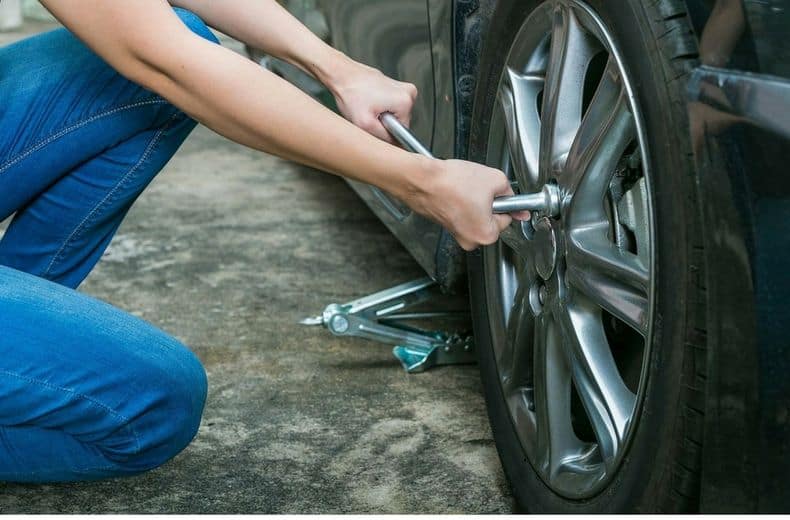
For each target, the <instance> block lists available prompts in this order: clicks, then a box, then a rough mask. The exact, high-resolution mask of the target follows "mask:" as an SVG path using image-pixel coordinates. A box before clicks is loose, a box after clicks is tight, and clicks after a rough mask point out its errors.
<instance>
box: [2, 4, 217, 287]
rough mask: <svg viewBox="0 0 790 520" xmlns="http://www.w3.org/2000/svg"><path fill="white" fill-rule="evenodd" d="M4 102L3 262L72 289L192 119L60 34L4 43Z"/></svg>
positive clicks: (198, 25)
mask: <svg viewBox="0 0 790 520" xmlns="http://www.w3.org/2000/svg"><path fill="white" fill-rule="evenodd" d="M177 12H178V14H179V16H180V17H181V18H182V20H183V21H184V23H186V24H187V25H188V26H189V27H190V28H191V29H192V30H193V31H194V32H195V33H197V34H199V35H201V36H202V37H204V38H207V39H212V40H214V41H216V39H215V37H214V36H213V35H212V34H211V32H210V31H209V30H208V28H207V27H206V26H205V25H204V24H203V22H202V21H201V20H200V19H199V18H197V17H196V16H195V15H193V14H191V13H189V12H187V11H183V10H180V9H179V10H177ZM0 100H2V108H0V193H2V197H0V220H2V219H4V218H6V217H8V216H9V215H11V214H13V213H14V212H16V215H15V217H14V219H13V221H12V223H11V224H10V226H9V227H8V229H7V231H6V234H5V236H4V237H3V238H2V241H0V264H2V265H5V266H9V267H13V268H15V269H18V270H21V271H24V272H27V273H31V274H35V275H37V276H40V277H43V278H46V279H49V280H53V281H56V282H58V283H60V284H63V285H66V286H69V287H76V286H78V285H79V284H80V282H82V280H83V279H84V278H85V277H86V276H87V275H88V273H89V272H90V270H91V269H92V268H93V266H94V265H95V264H96V262H97V261H98V260H99V258H100V257H101V255H102V253H103V251H104V249H105V248H106V247H107V245H108V244H109V242H110V240H111V238H112V236H113V235H114V234H115V231H116V230H117V229H118V226H119V225H120V223H121V220H122V219H123V217H124V216H125V214H126V212H127V211H128V210H129V208H130V207H131V205H132V204H133V202H134V201H135V199H136V198H137V197H138V196H139V194H140V193H141V192H142V191H143V190H144V189H145V187H146V186H147V185H148V183H149V182H150V181H151V180H152V179H153V178H154V176H155V175H156V174H157V173H158V172H159V171H160V170H161V169H162V168H163V167H164V165H165V164H166V163H167V161H168V160H169V159H170V158H171V157H172V156H173V154H174V153H175V152H176V150H177V149H178V147H179V146H180V145H181V143H182V142H183V141H184V139H185V138H186V137H187V135H188V134H189V132H190V131H191V130H192V129H193V128H194V126H195V122H194V121H193V120H192V119H190V118H189V117H187V116H186V115H185V114H183V113H182V112H180V111H179V110H178V109H176V108H175V107H174V106H173V105H171V104H169V103H168V102H167V101H166V100H164V99H162V98H161V97H159V96H158V95H156V94H154V93H152V92H150V91H147V90H145V89H143V88H141V87H139V86H137V85H135V84H134V83H131V82H130V81H128V80H127V79H125V78H123V77H122V76H120V75H119V74H118V73H117V72H115V71H114V70H113V69H112V68H110V67H109V66H108V65H107V64H106V63H105V62H104V61H102V60H101V59H100V58H99V57H98V56H96V55H95V54H94V53H93V52H92V51H90V50H89V49H88V48H86V47H85V46H84V45H83V44H82V43H81V42H80V41H79V40H77V39H76V38H75V37H74V36H72V35H71V34H70V33H69V32H67V31H65V30H56V31H52V32H49V33H45V34H42V35H39V36H36V37H32V38H29V39H27V40H23V41H21V42H19V43H16V44H13V45H11V46H8V47H5V48H2V49H0Z"/></svg>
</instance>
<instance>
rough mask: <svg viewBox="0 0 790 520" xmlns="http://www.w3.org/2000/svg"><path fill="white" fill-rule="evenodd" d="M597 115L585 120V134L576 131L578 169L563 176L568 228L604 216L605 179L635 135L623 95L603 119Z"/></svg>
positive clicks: (599, 220) (606, 181) (611, 173)
mask: <svg viewBox="0 0 790 520" xmlns="http://www.w3.org/2000/svg"><path fill="white" fill-rule="evenodd" d="M598 115H599V114H597V113H596V115H595V116H592V115H591V116H590V118H589V120H587V119H586V120H585V125H584V131H585V134H583V135H582V133H581V132H580V136H579V139H578V140H577V143H578V147H577V148H578V149H579V151H578V153H577V152H576V149H574V151H573V152H572V153H573V155H574V161H578V162H579V169H578V170H573V173H572V174H571V176H570V178H569V179H567V180H566V182H567V191H568V193H570V194H571V195H572V197H573V198H572V201H571V203H570V207H569V208H568V210H567V215H568V226H570V227H571V228H577V227H581V226H585V225H589V224H591V223H597V222H601V221H603V220H605V219H607V216H606V212H605V210H604V198H605V196H606V193H607V190H608V189H609V183H610V182H611V180H612V176H613V175H614V172H615V169H616V168H617V164H618V162H619V160H620V158H621V157H622V156H623V153H624V152H625V150H626V148H627V147H628V145H629V144H630V143H631V142H632V141H633V140H634V138H635V137H636V125H635V124H634V119H633V116H632V115H631V112H630V111H629V109H628V103H627V102H626V98H625V97H624V96H623V95H620V96H619V97H618V98H617V102H616V103H615V104H614V106H613V107H612V108H611V110H610V111H609V112H608V113H607V114H605V119H604V120H603V121H600V120H598V119H597V118H598ZM588 125H589V126H588ZM589 134H593V135H589Z"/></svg>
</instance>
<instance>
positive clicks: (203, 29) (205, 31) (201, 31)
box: [173, 7, 219, 43]
mask: <svg viewBox="0 0 790 520" xmlns="http://www.w3.org/2000/svg"><path fill="white" fill-rule="evenodd" d="M173 10H174V11H175V13H176V15H178V17H179V18H181V21H182V22H184V25H186V26H187V27H189V29H190V30H191V31H192V32H193V33H195V34H197V35H198V36H200V37H201V38H205V39H206V40H209V41H211V42H214V43H219V40H218V39H217V37H216V36H215V35H214V33H213V32H211V30H210V29H209V28H208V26H207V25H206V23H205V22H204V21H203V20H202V19H201V18H200V17H199V16H198V15H196V14H195V13H193V12H192V11H187V10H186V9H182V8H180V7H176V8H174V9H173Z"/></svg>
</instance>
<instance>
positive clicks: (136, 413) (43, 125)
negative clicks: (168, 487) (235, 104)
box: [0, 10, 216, 482]
mask: <svg viewBox="0 0 790 520" xmlns="http://www.w3.org/2000/svg"><path fill="white" fill-rule="evenodd" d="M177 13H178V15H179V17H180V18H181V19H182V20H183V21H184V23H185V24H187V25H188V26H189V27H190V29H192V31H193V32H195V33H197V34H199V35H200V36H202V37H204V38H206V39H210V40H213V41H215V42H216V39H215V37H214V36H213V35H212V34H211V32H210V31H209V30H208V29H207V28H206V26H205V25H204V24H203V22H202V21H201V20H200V19H198V18H197V17H196V16H194V15H193V14H191V13H189V12H187V11H183V10H177ZM194 127H195V122H194V121H193V120H192V119H190V118H189V117H187V116H186V115H185V114H184V113H182V112H181V111H179V110H178V109H177V108H176V107H174V106H173V105H171V104H170V103H168V102H167V101H166V100H164V99H162V98H161V97H159V96H158V95H156V94H154V93H153V92H150V91H148V90H145V89H144V88H142V87H140V86H138V85H136V84H134V83H131V82H130V81H128V80H126V79H125V78H123V77H122V76H120V75H119V74H118V73H117V72H115V71H114V70H113V69H112V68H110V67H109V66H108V65H107V64H106V63H105V62H104V61H102V60H101V59H100V58H99V57H97V56H96V55H95V54H94V53H92V52H91V51H90V50H89V49H88V48H86V47H85V46H84V45H83V44H82V43H80V42H79V41H78V40H77V39H76V38H74V37H73V36H72V35H71V34H70V33H69V32H67V31H65V30H56V31H53V32H49V33H45V34H42V35H39V36H35V37H32V38H28V39H26V40H22V41H20V42H18V43H16V44H13V45H10V46H7V47H4V48H2V49H0V220H3V219H5V218H7V217H9V216H11V215H12V214H15V216H14V218H13V220H12V221H11V224H10V225H9V227H8V229H7V231H6V233H5V235H4V236H3V238H2V240H0V481H14V482H64V481H76V480H91V479H99V478H106V477H114V476H122V475H131V474H136V473H140V472H143V471H146V470H148V469H151V468H154V467H157V466H159V465H161V464H163V463H164V462H166V461H167V460H169V459H171V458H172V457H173V456H175V455H176V454H177V453H178V452H180V451H181V450H182V449H184V448H185V447H186V446H187V444H189V442H190V441H191V440H192V438H193V437H194V435H195V433H196V432H197V429H198V425H199V423H200V416H201V414H202V411H203V405H204V402H205V399H206V388H207V385H206V375H205V372H204V370H203V367H202V366H201V364H200V362H199V361H198V359H197V358H196V357H195V356H194V355H193V354H192V353H191V352H190V351H189V350H188V349H187V348H185V347H184V346H183V345H182V344H180V343H179V342H178V341H176V340H175V339H173V338H171V337H170V336H168V335H166V334H164V333H163V332H160V331H158V330H157V329H155V328H154V327H152V326H150V325H148V324H146V323H145V322H143V321H141V320H139V319H137V318H135V317H133V316H130V315H128V314H125V313H123V312H121V311H119V310H117V309H115V308H113V307H111V306H109V305H107V304H104V303H101V302H99V301H96V300H94V299H92V298H89V297H87V296H85V295H82V294H79V293H77V292H76V291H74V288H76V287H77V286H78V285H79V284H80V282H82V280H83V279H84V278H85V277H86V276H87V275H88V273H89V272H90V271H91V269H92V268H93V266H94V265H95V264H96V262H97V261H98V260H99V258H100V257H101V255H102V253H103V251H104V249H105V248H106V247H107V245H108V244H109V242H110V239H111V238H112V236H113V234H114V233H115V231H116V230H117V229H118V226H119V225H120V223H121V220H122V219H123V217H124V216H125V215H126V212H127V211H128V210H129V208H130V207H131V205H132V203H133V202H134V201H135V199H136V198H137V197H138V196H139V195H140V193H141V192H142V191H143V189H145V187H146V186H147V185H148V183H149V182H150V181H151V180H152V179H153V178H154V176H155V175H156V174H157V173H158V172H159V171H160V170H161V169H162V167H164V165H165V164H166V163H167V161H168V160H169V159H170V158H171V157H172V156H173V154H174V153H175V152H176V150H177V149H178V147H179V146H180V145H181V143H182V142H183V141H184V139H185V138H186V137H187V135H188V134H189V132H190V131H191V130H192V129H193V128H194Z"/></svg>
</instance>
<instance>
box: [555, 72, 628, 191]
mask: <svg viewBox="0 0 790 520" xmlns="http://www.w3.org/2000/svg"><path fill="white" fill-rule="evenodd" d="M629 123H631V119H630V112H629V111H628V104H627V98H626V97H625V96H624V93H623V85H622V80H621V78H620V71H619V70H618V68H617V62H616V61H615V60H614V59H613V58H612V57H611V56H610V57H609V61H608V62H607V64H606V68H605V69H604V72H603V76H602V77H601V81H600V82H599V83H598V87H597V88H596V90H595V94H594V95H593V98H592V101H590V106H589V107H588V108H587V112H586V113H585V114H584V119H583V120H582V123H581V125H580V126H579V131H578V133H577V134H576V136H575V138H574V140H573V144H572V145H571V149H570V152H569V154H568V165H567V168H566V171H565V175H564V176H563V177H562V178H561V179H560V184H561V185H563V187H564V188H565V189H566V191H567V192H568V193H570V194H574V193H576V192H577V191H578V184H579V182H580V181H581V180H582V178H583V176H585V175H587V174H591V175H594V174H595V173H598V172H599V171H603V173H604V174H605V173H606V172H607V171H608V172H609V173H611V172H613V170H614V165H611V168H607V166H609V164H606V163H607V159H608V162H609V163H611V161H612V160H613V159H612V158H614V160H616V159H617V158H618V157H619V154H618V153H617V151H618V149H620V148H622V147H623V146H624V144H628V142H629V141H630V140H631V139H633V137H634V136H635V131H634V128H633V125H632V124H631V125H630V126H629ZM620 153H622V151H621V152H620ZM596 161H597V162H598V163H599V164H596ZM591 168H595V171H593V172H590V171H589V170H590V169H591ZM590 180H591V181H592V182H595V181H596V180H597V179H592V178H591V179H590ZM605 183H606V180H605V179H604V180H602V181H600V183H599V184H604V186H603V189H604V190H605V189H606V187H607V186H606V185H605ZM599 184H596V187H598V188H600V186H599ZM596 191H597V192H600V191H601V190H600V189H598V190H596Z"/></svg>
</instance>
